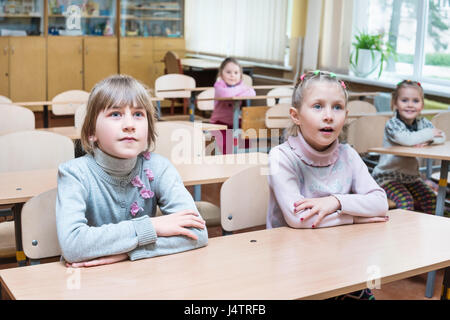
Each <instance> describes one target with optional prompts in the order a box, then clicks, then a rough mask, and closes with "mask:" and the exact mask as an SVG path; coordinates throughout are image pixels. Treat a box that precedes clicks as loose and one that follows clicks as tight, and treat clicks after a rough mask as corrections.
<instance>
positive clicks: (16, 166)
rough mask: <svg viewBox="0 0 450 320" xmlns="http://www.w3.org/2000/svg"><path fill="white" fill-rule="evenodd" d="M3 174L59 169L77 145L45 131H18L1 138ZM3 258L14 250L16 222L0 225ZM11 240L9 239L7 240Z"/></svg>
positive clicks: (70, 156) (0, 162)
mask: <svg viewBox="0 0 450 320" xmlns="http://www.w3.org/2000/svg"><path fill="white" fill-rule="evenodd" d="M0 150H2V155H7V156H2V157H0V172H7V171H26V170H38V169H51V168H57V167H58V165H59V164H60V163H63V162H65V161H68V160H70V159H73V158H74V145H73V142H72V140H70V139H69V138H67V137H65V136H62V135H59V134H56V133H52V132H45V131H37V130H33V131H19V132H13V133H8V134H4V135H0ZM0 226H1V227H0V239H2V243H4V244H5V245H4V246H3V245H2V246H0V257H2V256H3V257H4V256H5V255H10V254H11V253H12V250H14V254H13V256H14V255H15V239H14V223H13V222H12V221H7V222H2V223H0ZM5 239H9V240H5Z"/></svg>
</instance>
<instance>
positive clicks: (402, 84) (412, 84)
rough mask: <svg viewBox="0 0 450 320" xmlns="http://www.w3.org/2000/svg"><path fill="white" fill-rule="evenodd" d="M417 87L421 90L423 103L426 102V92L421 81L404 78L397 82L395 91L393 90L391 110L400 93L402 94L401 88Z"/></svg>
mask: <svg viewBox="0 0 450 320" xmlns="http://www.w3.org/2000/svg"><path fill="white" fill-rule="evenodd" d="M407 87H411V88H415V89H417V90H419V93H420V97H421V98H422V104H424V93H423V88H422V85H421V84H420V82H417V81H412V80H403V81H400V82H399V83H397V86H396V87H395V90H394V92H392V98H391V110H392V111H393V110H394V107H395V104H396V103H397V99H398V95H399V94H400V89H403V88H407Z"/></svg>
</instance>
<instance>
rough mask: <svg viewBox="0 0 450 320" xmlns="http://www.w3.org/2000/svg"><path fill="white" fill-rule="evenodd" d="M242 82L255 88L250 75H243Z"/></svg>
mask: <svg viewBox="0 0 450 320" xmlns="http://www.w3.org/2000/svg"><path fill="white" fill-rule="evenodd" d="M242 81H243V82H244V84H245V85H246V86H248V87H252V86H253V79H252V77H250V76H249V75H248V74H245V73H243V74H242Z"/></svg>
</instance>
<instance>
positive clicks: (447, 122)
mask: <svg viewBox="0 0 450 320" xmlns="http://www.w3.org/2000/svg"><path fill="white" fill-rule="evenodd" d="M431 123H432V124H433V126H434V127H435V128H438V129H441V130H442V131H444V132H445V136H446V137H447V140H449V139H450V111H448V112H442V113H438V114H437V115H435V116H434V117H433V118H432V119H431Z"/></svg>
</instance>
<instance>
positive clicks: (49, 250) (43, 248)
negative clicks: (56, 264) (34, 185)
mask: <svg viewBox="0 0 450 320" xmlns="http://www.w3.org/2000/svg"><path fill="white" fill-rule="evenodd" d="M56 191H57V189H56V188H54V189H51V190H49V191H46V192H44V193H41V194H39V195H37V196H34V197H33V198H31V199H30V200H28V201H27V202H26V203H25V205H24V206H23V208H22V215H21V216H22V246H23V251H24V253H25V255H26V256H27V258H30V259H43V258H49V257H56V256H59V255H61V248H60V246H59V241H58V237H57V234H56V213H55V204H56Z"/></svg>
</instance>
